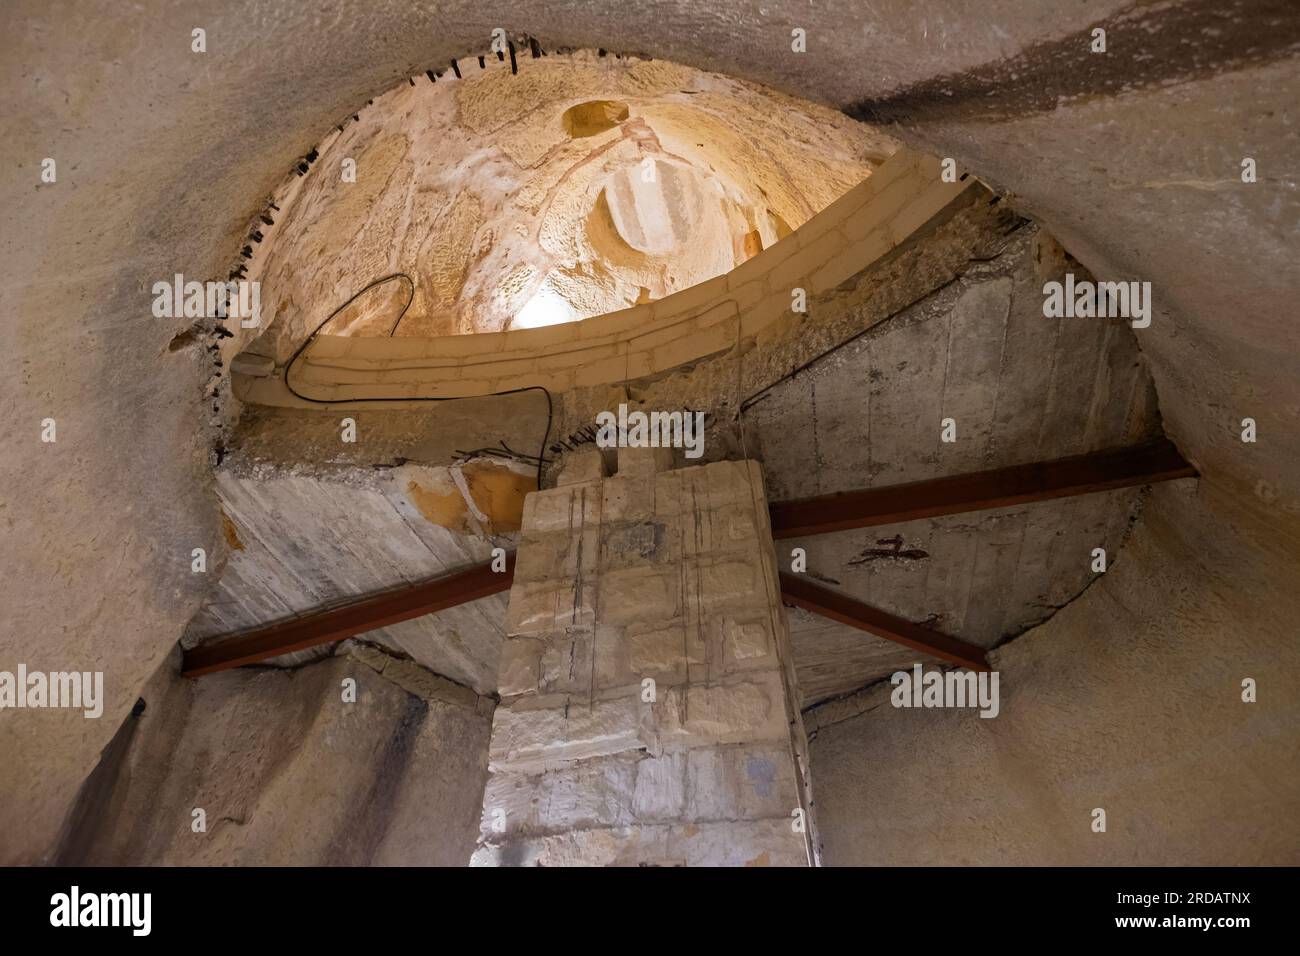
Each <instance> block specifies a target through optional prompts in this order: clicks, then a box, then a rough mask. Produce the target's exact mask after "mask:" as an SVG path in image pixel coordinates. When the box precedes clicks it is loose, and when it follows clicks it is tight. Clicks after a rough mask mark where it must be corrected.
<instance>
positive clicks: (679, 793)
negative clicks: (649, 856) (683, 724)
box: [633, 751, 686, 822]
mask: <svg viewBox="0 0 1300 956" xmlns="http://www.w3.org/2000/svg"><path fill="white" fill-rule="evenodd" d="M685 785H686V755H685V754H684V753H682V752H680V751H679V752H677V753H665V754H663V755H662V756H659V757H646V758H645V759H644V760H642V761H641V762H640V763H638V764H637V765H636V791H635V793H634V794H633V798H634V799H633V809H634V810H635V811H636V819H637V820H638V821H643V822H644V821H651V822H653V821H657V820H673V819H677V818H679V817H680V816H681V815H682V813H683V812H684V811H685V808H686V792H685Z"/></svg>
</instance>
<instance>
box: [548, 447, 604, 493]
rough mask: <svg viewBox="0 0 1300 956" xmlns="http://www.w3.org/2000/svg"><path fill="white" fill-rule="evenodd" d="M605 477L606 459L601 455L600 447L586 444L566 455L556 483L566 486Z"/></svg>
mask: <svg viewBox="0 0 1300 956" xmlns="http://www.w3.org/2000/svg"><path fill="white" fill-rule="evenodd" d="M604 477H605V459H604V458H603V457H601V454H600V449H599V448H595V447H593V446H587V445H584V446H582V447H581V448H579V449H578V450H577V451H571V452H569V453H568V454H566V455H565V456H564V459H563V461H562V462H561V463H560V473H559V475H557V476H556V479H555V483H556V485H557V486H559V487H564V486H565V485H576V484H584V483H586V482H593V481H600V479H602V478H604Z"/></svg>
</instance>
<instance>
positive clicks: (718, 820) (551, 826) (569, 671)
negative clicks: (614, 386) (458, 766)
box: [474, 449, 816, 866]
mask: <svg viewBox="0 0 1300 956" xmlns="http://www.w3.org/2000/svg"><path fill="white" fill-rule="evenodd" d="M570 458H571V460H570V462H569V463H568V465H567V466H566V469H565V471H564V472H563V473H562V474H561V476H560V485H559V487H557V488H554V489H552V490H547V491H541V492H535V493H533V494H530V495H529V496H528V499H527V502H526V504H525V507H524V518H523V530H522V534H521V537H520V542H519V549H518V558H517V564H516V571H515V580H514V587H513V588H512V590H511V592H510V610H509V614H508V627H507V632H508V637H507V640H506V643H505V647H504V650H503V653H502V663H501V670H500V680H499V685H500V688H499V689H500V694H501V704H500V706H499V707H498V708H497V710H496V714H495V717H494V721H493V727H492V743H491V751H490V770H491V776H490V778H489V781H488V785H487V789H486V792H485V795H484V801H483V821H482V832H481V835H480V838H479V846H478V849H477V851H476V853H475V854H474V863H476V864H479V865H513V864H524V865H528V864H539V865H545V866H554V865H564V864H587V865H605V864H621V865H658V866H677V865H756V866H762V865H772V866H777V865H807V864H808V863H809V862H810V861H811V860H812V859H813V850H812V848H813V847H814V846H815V845H816V844H815V839H814V834H813V832H812V821H811V819H810V813H809V796H808V780H807V763H806V753H807V748H806V741H805V738H804V734H803V725H802V722H801V720H800V717H799V710H798V699H799V698H798V694H797V692H796V688H795V686H794V670H793V665H792V662H791V660H790V641H789V635H788V633H787V629H786V620H785V614H784V611H783V609H782V606H781V600H780V590H779V584H778V580H777V572H776V560H775V552H774V550H773V545H772V536H771V529H770V527H769V525H768V519H767V503H766V499H765V497H764V493H763V481H762V475H761V472H760V470H759V467H758V465H757V464H755V463H754V462H749V461H724V462H717V463H714V464H709V465H703V466H697V467H690V468H683V469H680V470H673V469H672V467H671V466H672V455H671V452H670V451H666V450H659V449H624V450H620V453H619V471H618V474H616V475H614V476H612V477H605V476H604V473H603V472H604V469H603V466H602V459H601V457H600V453H599V452H598V451H596V450H595V449H588V450H586V451H585V452H582V453H580V454H577V455H573V456H570Z"/></svg>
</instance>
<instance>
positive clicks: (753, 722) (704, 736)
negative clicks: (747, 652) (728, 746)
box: [655, 672, 789, 745]
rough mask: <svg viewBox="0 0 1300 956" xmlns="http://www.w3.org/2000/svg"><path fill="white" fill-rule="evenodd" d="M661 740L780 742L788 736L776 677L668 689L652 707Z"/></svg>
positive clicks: (758, 675) (758, 676)
mask: <svg viewBox="0 0 1300 956" xmlns="http://www.w3.org/2000/svg"><path fill="white" fill-rule="evenodd" d="M655 717H656V727H657V728H658V730H659V733H660V734H661V737H662V739H663V740H664V741H665V742H667V741H670V740H674V739H680V740H683V741H685V742H686V743H687V744H689V745H700V744H708V743H741V742H745V741H759V740H784V739H787V738H788V736H789V727H788V726H787V721H786V717H785V704H784V699H783V692H782V684H781V677H780V675H779V674H778V673H776V672H768V673H755V674H754V675H752V677H748V678H746V679H734V678H733V679H730V680H728V681H727V682H726V683H716V684H689V685H686V686H682V687H669V688H668V689H667V690H666V691H665V692H664V694H663V695H662V696H661V697H660V699H659V703H657V704H656V705H655Z"/></svg>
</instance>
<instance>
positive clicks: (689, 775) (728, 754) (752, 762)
mask: <svg viewBox="0 0 1300 956" xmlns="http://www.w3.org/2000/svg"><path fill="white" fill-rule="evenodd" d="M686 756H687V761H688V764H687V770H686V779H687V790H686V793H687V811H686V813H687V817H688V818H689V819H692V820H735V819H758V818H761V817H786V818H790V814H791V812H792V811H793V810H794V809H795V808H796V807H798V806H799V793H798V790H797V788H796V786H795V779H794V765H793V763H792V762H791V760H790V748H789V747H788V746H784V745H777V746H766V747H764V746H741V747H704V748H698V749H695V750H690V751H688V752H687V755H686Z"/></svg>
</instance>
